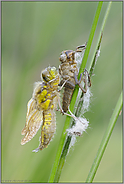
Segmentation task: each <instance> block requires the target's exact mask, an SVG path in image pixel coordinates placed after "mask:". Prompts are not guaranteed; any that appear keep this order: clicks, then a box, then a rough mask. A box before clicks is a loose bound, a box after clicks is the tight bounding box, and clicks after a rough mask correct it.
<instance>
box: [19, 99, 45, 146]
mask: <svg viewBox="0 0 124 184" xmlns="http://www.w3.org/2000/svg"><path fill="white" fill-rule="evenodd" d="M35 105H36V102H35V100H33V99H31V100H30V101H29V102H28V105H27V116H26V124H25V127H24V128H23V130H22V132H21V134H22V135H24V137H23V139H22V140H21V144H22V145H23V144H25V143H26V142H28V141H30V140H31V139H32V138H33V137H34V136H35V135H36V133H37V131H38V130H39V128H40V127H41V125H42V123H43V112H42V111H39V110H38V109H36V108H35V107H36V106H35Z"/></svg>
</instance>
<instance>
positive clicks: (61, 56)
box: [59, 53, 66, 62]
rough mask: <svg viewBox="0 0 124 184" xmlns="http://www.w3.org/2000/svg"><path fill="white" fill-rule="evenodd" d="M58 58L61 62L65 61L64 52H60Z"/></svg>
mask: <svg viewBox="0 0 124 184" xmlns="http://www.w3.org/2000/svg"><path fill="white" fill-rule="evenodd" d="M59 60H60V61H61V62H65V61H66V54H65V53H62V54H61V55H60V57H59Z"/></svg>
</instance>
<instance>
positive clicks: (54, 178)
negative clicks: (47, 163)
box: [49, 2, 103, 182]
mask: <svg viewBox="0 0 124 184" xmlns="http://www.w3.org/2000/svg"><path fill="white" fill-rule="evenodd" d="M102 4H103V2H99V3H98V7H97V11H96V15H95V18H94V21H93V24H92V28H91V32H90V36H89V40H88V43H87V47H86V51H85V54H84V57H83V61H82V64H81V67H80V71H79V75H78V77H79V76H80V74H81V73H82V72H83V70H84V68H85V66H86V62H87V59H88V55H89V51H90V47H91V44H92V41H93V37H94V34H95V30H96V27H97V23H98V19H99V16H100V12H101V8H102ZM78 89H79V88H78V86H76V88H75V90H74V93H73V97H72V100H71V104H70V110H71V111H72V112H73V109H74V105H75V102H76V97H77V94H78ZM70 121H71V118H70V117H69V116H67V117H66V120H65V124H64V128H63V131H62V136H61V139H60V143H59V147H58V151H57V154H56V158H55V162H54V165H53V168H52V172H51V175H50V179H49V182H58V181H59V178H60V175H61V172H62V168H63V166H64V163H65V158H66V155H67V151H68V146H69V142H68V144H67V145H68V146H66V145H65V147H64V149H63V145H64V143H65V140H66V135H67V133H65V132H66V129H67V128H69V125H70ZM62 150H63V153H62ZM60 157H61V158H60Z"/></svg>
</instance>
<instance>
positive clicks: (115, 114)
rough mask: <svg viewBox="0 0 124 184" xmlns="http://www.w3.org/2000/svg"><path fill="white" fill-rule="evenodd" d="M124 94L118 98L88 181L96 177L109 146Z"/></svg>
mask: <svg viewBox="0 0 124 184" xmlns="http://www.w3.org/2000/svg"><path fill="white" fill-rule="evenodd" d="M122 94H123V93H122V92H121V94H120V97H119V99H118V102H117V104H116V107H115V109H114V112H113V114H112V116H111V119H110V122H109V124H108V127H107V130H106V132H105V134H104V137H103V139H102V142H101V144H100V147H99V149H98V152H97V154H96V157H95V159H94V162H93V164H92V167H91V170H90V172H89V175H88V177H87V180H86V182H87V183H91V182H92V181H93V179H94V177H95V174H96V172H97V169H98V167H99V164H100V161H101V159H102V156H103V154H104V152H105V149H106V147H107V144H108V141H109V139H110V136H111V134H112V131H113V129H114V126H115V123H116V121H117V118H118V116H119V113H120V111H121V109H122V105H123V95H122Z"/></svg>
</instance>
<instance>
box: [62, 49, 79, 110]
mask: <svg viewBox="0 0 124 184" xmlns="http://www.w3.org/2000/svg"><path fill="white" fill-rule="evenodd" d="M66 53H67V54H68V57H66V61H65V62H61V64H60V65H59V74H60V75H61V78H62V80H61V82H60V84H59V85H60V86H62V85H63V83H64V82H65V81H66V83H65V85H64V92H63V101H62V109H63V111H64V112H67V110H68V106H69V104H70V101H71V98H72V94H73V91H74V88H75V85H76V82H75V78H74V73H75V74H76V75H78V68H77V63H75V60H73V59H72V53H73V51H72V50H70V51H64V52H63V54H66Z"/></svg>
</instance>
